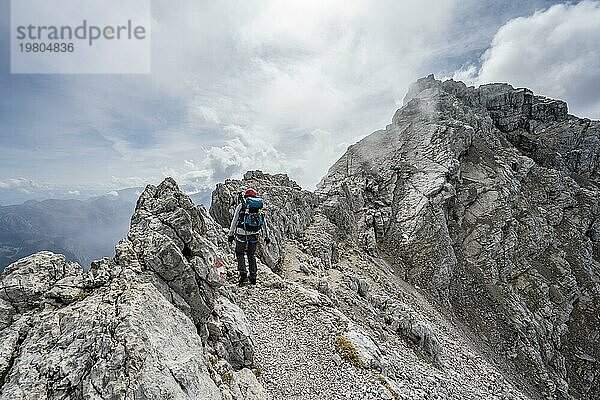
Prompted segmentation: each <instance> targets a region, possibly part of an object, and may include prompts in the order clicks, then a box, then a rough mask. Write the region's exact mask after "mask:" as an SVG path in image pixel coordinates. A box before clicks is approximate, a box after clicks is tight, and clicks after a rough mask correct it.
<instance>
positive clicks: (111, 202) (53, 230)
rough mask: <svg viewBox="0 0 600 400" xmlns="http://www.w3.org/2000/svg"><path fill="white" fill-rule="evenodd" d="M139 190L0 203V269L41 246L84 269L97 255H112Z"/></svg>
mask: <svg viewBox="0 0 600 400" xmlns="http://www.w3.org/2000/svg"><path fill="white" fill-rule="evenodd" d="M140 191H141V189H139V188H132V189H124V190H121V191H117V192H111V194H107V195H103V196H98V197H93V198H90V199H88V200H85V201H81V200H43V201H36V200H30V201H26V202H25V203H23V204H20V205H12V206H0V270H2V269H4V268H5V267H6V266H7V265H9V264H11V263H12V262H14V261H16V260H18V259H20V258H22V257H25V256H28V255H30V254H33V253H36V252H38V251H41V250H50V251H54V252H58V253H63V254H65V255H66V257H67V259H69V260H70V261H76V262H78V263H80V264H81V265H82V266H83V267H84V268H86V269H87V268H88V267H89V264H90V263H91V261H93V260H95V259H97V258H101V257H104V256H113V255H114V245H115V242H116V241H118V240H119V239H120V238H122V237H123V236H125V234H126V233H127V230H128V228H129V220H130V217H131V214H132V213H133V210H134V208H135V202H136V200H137V197H138V195H139V193H140Z"/></svg>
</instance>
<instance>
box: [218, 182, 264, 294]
mask: <svg viewBox="0 0 600 400" xmlns="http://www.w3.org/2000/svg"><path fill="white" fill-rule="evenodd" d="M263 207H264V203H263V200H262V199H261V198H260V197H258V194H257V193H256V191H255V190H254V189H252V188H249V189H246V191H245V192H244V194H243V195H242V194H240V196H239V204H238V206H237V207H236V209H235V212H234V213H233V219H232V220H231V226H230V228H229V236H228V240H229V243H230V244H231V243H233V241H234V240H235V256H236V258H237V263H238V272H239V273H240V280H239V284H240V285H243V284H244V283H246V282H247V281H248V271H247V270H246V262H245V261H246V260H245V259H244V254H246V255H247V256H248V269H249V270H250V277H249V278H250V283H251V284H253V285H255V284H256V255H255V252H256V246H257V244H258V240H259V236H260V234H261V233H262V234H263V235H264V239H265V244H269V242H270V239H269V231H268V229H267V221H266V219H265V213H264V212H263Z"/></svg>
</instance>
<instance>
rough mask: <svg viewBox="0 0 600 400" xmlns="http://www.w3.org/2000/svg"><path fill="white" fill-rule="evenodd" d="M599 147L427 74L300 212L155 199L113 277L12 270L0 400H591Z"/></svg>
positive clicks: (119, 249)
mask: <svg viewBox="0 0 600 400" xmlns="http://www.w3.org/2000/svg"><path fill="white" fill-rule="evenodd" d="M599 132H600V128H599V124H598V122H596V121H590V120H585V119H579V118H577V117H574V116H572V115H569V114H568V113H567V107H566V104H564V103H563V102H561V101H558V100H551V99H545V98H542V97H540V96H535V95H533V94H532V93H531V92H530V91H528V90H526V89H514V88H512V87H511V86H510V85H506V84H493V85H484V86H481V87H479V88H471V87H466V86H465V85H464V84H462V83H460V82H454V81H446V82H441V81H438V80H435V79H434V78H433V76H429V77H427V78H423V79H420V80H419V81H417V82H416V83H415V84H413V86H411V89H410V90H409V93H408V94H407V96H406V99H405V105H404V106H403V107H402V108H401V109H400V110H398V111H397V112H396V114H395V115H394V117H393V119H392V123H391V124H390V125H388V126H387V127H386V128H385V129H384V130H380V131H377V132H374V133H373V134H371V135H369V136H367V137H365V138H364V139H363V140H361V141H360V142H359V143H357V144H355V145H353V146H350V148H349V149H348V151H347V152H346V154H345V155H344V156H343V157H342V158H340V160H338V161H337V162H336V163H335V164H334V165H333V166H332V167H331V169H330V170H329V172H328V174H327V176H325V177H324V178H323V180H322V181H321V183H320V184H319V187H318V189H317V191H316V192H315V193H312V192H309V191H306V190H302V188H300V187H299V186H298V185H297V184H296V183H295V182H294V181H293V180H291V179H290V178H289V177H287V176H286V175H284V174H277V175H270V174H266V173H262V172H260V171H249V172H248V173H247V174H245V175H244V177H243V179H242V180H228V181H226V182H224V183H222V184H219V185H217V188H216V190H215V191H214V193H213V197H212V204H211V207H210V212H207V211H206V210H205V209H204V207H202V206H197V205H195V204H193V202H192V201H191V200H190V199H189V197H188V196H186V195H185V194H184V193H183V192H182V191H181V190H180V189H179V188H178V187H177V184H176V183H175V181H173V180H172V179H170V178H169V179H166V180H165V181H164V182H162V183H161V184H160V185H158V186H156V187H155V186H151V185H150V186H148V187H147V188H146V189H145V190H144V192H143V193H142V195H141V196H140V198H139V200H138V203H137V207H136V210H135V213H134V215H133V217H132V219H131V227H130V230H129V232H128V234H127V236H126V237H125V238H124V239H123V240H122V241H120V242H119V243H118V244H117V246H116V256H115V257H114V259H108V258H105V259H102V260H99V261H96V262H94V263H93V264H92V267H91V268H90V270H89V272H87V273H86V272H84V271H83V269H82V268H81V267H80V266H78V265H77V264H74V263H69V262H66V261H65V258H64V257H63V256H60V255H56V254H52V253H49V252H42V253H38V254H35V255H32V256H30V257H27V258H24V259H22V260H19V261H18V262H16V263H14V264H12V265H10V266H9V267H7V268H6V270H5V271H4V273H3V275H2V280H1V282H0V340H1V343H2V346H0V399H29V398H41V399H43V398H47V399H78V398H86V399H87V398H90V399H108V398H110V399H126V398H127V399H146V398H153V399H167V398H169V399H215V400H217V399H228V400H241V399H294V398H303V399H322V398H327V399H348V398H351V399H359V398H360V399H394V400H396V399H431V398H442V399H480V398H490V399H526V398H531V399H537V398H546V399H592V398H597V397H599V396H600V392H599V390H600V385H599V382H598V379H599V378H598V375H599V374H598V358H599V357H600V349H599V347H598V346H599V345H598V343H599V342H600V341H599V340H598V339H599V338H600V334H599V326H600V323H599V320H598V315H597V310H598V309H599V306H600V304H599V301H600V279H599V276H598V271H599V269H600V268H599V263H598V257H600V222H599V221H600V219H599V218H598V214H599V213H600V204H599V203H598V201H599V200H598V199H599V196H598V195H599V191H600V189H599V183H598V182H600V179H599V178H598V173H599V170H598V168H599V160H600V150H599V149H600V145H599V140H600V139H599V138H600V133H599ZM249 186H251V187H253V188H255V189H256V190H257V191H258V192H259V194H260V195H261V196H262V197H263V198H264V199H265V202H266V211H265V212H266V215H267V218H268V220H269V223H270V228H271V234H272V235H271V237H272V241H271V243H270V244H269V245H268V246H265V245H264V244H263V245H261V246H260V247H261V250H260V256H261V257H260V258H261V260H262V261H261V262H260V263H259V283H258V285H257V286H256V287H241V288H240V287H237V286H236V285H234V284H233V283H232V282H234V281H235V278H236V277H235V273H234V265H233V264H234V263H233V256H232V251H231V249H230V248H228V245H227V241H226V233H225V232H224V230H223V228H224V227H226V226H228V225H229V222H230V220H231V218H232V212H233V211H234V208H235V205H236V201H237V195H238V193H239V192H240V190H242V189H243V188H245V187H249ZM221 264H224V265H225V266H226V268H227V270H228V271H229V272H230V280H229V281H223V280H222V279H221V278H220V277H219V275H218V274H217V273H216V268H215V267H217V266H219V265H221Z"/></svg>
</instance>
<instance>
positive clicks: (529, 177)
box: [318, 76, 600, 399]
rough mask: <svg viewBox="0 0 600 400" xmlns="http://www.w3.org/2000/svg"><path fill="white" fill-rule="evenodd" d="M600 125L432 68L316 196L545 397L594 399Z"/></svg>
mask: <svg viewBox="0 0 600 400" xmlns="http://www.w3.org/2000/svg"><path fill="white" fill-rule="evenodd" d="M599 172H600V124H599V123H598V122H596V121H590V120H586V119H580V118H577V117H574V116H572V115H569V114H568V113H567V106H566V104H565V103H564V102H561V101H557V100H550V99H546V98H543V97H539V96H534V95H533V94H532V93H531V92H530V91H529V90H527V89H514V88H513V87H511V86H510V85H506V84H491V85H483V86H481V87H479V88H477V89H475V88H473V87H469V88H467V87H466V86H465V85H464V84H462V83H460V82H454V81H446V82H440V81H438V80H435V79H434V78H433V76H429V77H427V78H423V79H421V80H419V81H417V82H416V83H415V84H413V86H412V87H411V89H410V91H409V93H408V95H407V96H406V99H405V106H404V107H402V108H401V109H400V110H398V112H396V114H395V115H394V118H393V120H392V123H391V124H390V125H388V126H387V127H386V129H385V130H381V131H377V132H374V133H373V134H371V135H369V136H367V137H366V138H364V139H363V140H361V141H360V142H359V143H357V144H355V145H353V146H351V147H350V148H349V149H348V152H347V153H346V154H345V155H344V156H343V157H342V158H341V159H340V160H339V161H338V162H336V163H335V165H334V166H333V167H332V168H331V169H330V171H329V173H328V175H327V176H326V177H325V178H324V179H323V181H322V182H321V184H320V185H319V189H318V194H319V196H320V198H321V199H322V202H323V207H324V210H325V211H326V214H327V215H329V216H331V218H330V219H331V221H332V222H334V223H335V224H336V225H338V226H339V227H340V228H341V227H342V226H344V227H347V229H346V231H347V232H348V233H347V235H346V239H347V240H350V241H352V242H354V243H356V244H357V245H358V246H360V247H362V248H363V249H364V250H366V251H368V252H371V253H377V254H379V255H380V256H381V257H383V258H384V259H386V260H388V261H390V262H391V263H392V264H393V265H394V266H395V268H396V269H397V271H398V272H399V273H400V274H401V276H403V277H404V278H405V279H406V280H407V281H408V282H410V283H412V284H414V285H418V286H420V287H423V288H425V290H426V291H427V292H428V293H429V294H431V295H432V296H433V297H434V298H436V299H437V303H438V305H439V306H440V307H442V308H447V309H448V312H449V313H454V314H455V315H457V316H458V317H459V318H460V319H461V320H462V321H463V322H464V323H465V324H466V325H467V326H469V327H470V328H471V330H472V331H474V332H475V333H476V334H477V335H478V336H479V337H480V338H481V339H482V340H483V341H484V342H485V344H486V346H489V347H490V348H492V349H494V352H496V353H497V354H498V356H499V357H501V359H502V362H503V363H507V367H506V369H507V370H508V371H511V370H512V371H513V372H514V371H518V372H517V373H522V374H523V376H525V377H526V379H527V380H528V381H529V382H530V383H532V384H533V385H535V387H536V389H537V391H538V392H539V393H541V394H542V395H543V396H544V397H546V398H565V399H569V398H573V397H574V398H589V399H591V398H599V397H600V382H599V379H600V373H599V371H600V368H599V366H598V361H597V360H598V359H599V358H600V340H599V339H600V332H599V329H600V319H599V318H600V316H599V315H598V312H597V310H598V309H599V307H600V280H599V272H600V264H599V260H600V258H599V257H600V242H599V241H598V239H599V235H598V227H599V223H598V216H599V213H600V204H599V194H600V175H599Z"/></svg>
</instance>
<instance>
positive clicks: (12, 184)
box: [0, 178, 42, 190]
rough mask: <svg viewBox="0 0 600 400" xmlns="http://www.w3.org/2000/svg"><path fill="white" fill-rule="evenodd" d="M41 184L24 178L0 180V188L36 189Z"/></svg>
mask: <svg viewBox="0 0 600 400" xmlns="http://www.w3.org/2000/svg"><path fill="white" fill-rule="evenodd" d="M41 187H42V185H40V184H38V183H37V182H36V181H33V180H31V179H26V178H9V179H6V180H3V181H0V189H20V190H30V189H38V188H41Z"/></svg>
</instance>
